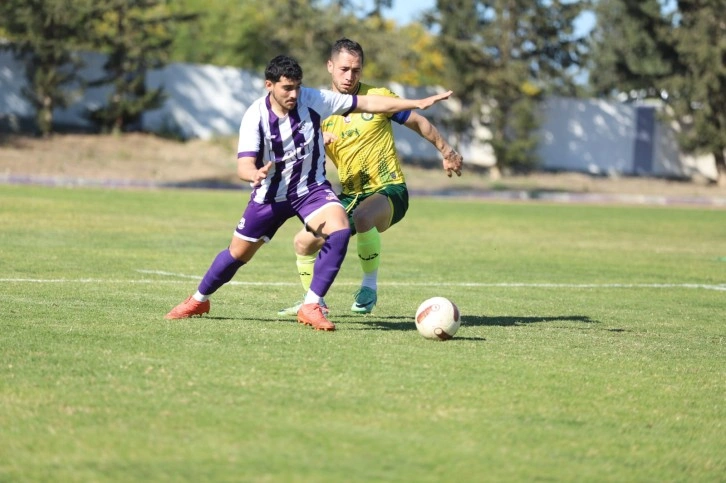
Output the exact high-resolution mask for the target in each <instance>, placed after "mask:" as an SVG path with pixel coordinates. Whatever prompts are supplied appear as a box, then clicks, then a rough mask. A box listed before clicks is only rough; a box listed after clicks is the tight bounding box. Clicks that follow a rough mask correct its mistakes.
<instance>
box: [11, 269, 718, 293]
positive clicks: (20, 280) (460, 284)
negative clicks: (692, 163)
mask: <svg viewBox="0 0 726 483" xmlns="http://www.w3.org/2000/svg"><path fill="white" fill-rule="evenodd" d="M138 271H139V272H141V273H149V274H154V275H164V276H172V277H177V278H183V279H185V280H186V279H194V280H201V279H202V277H200V276H199V275H186V274H182V273H172V272H162V271H156V270H138ZM0 283H113V284H117V283H118V284H121V283H127V284H162V283H163V284H178V283H186V282H185V281H183V280H158V279H156V280H154V279H142V280H124V279H103V278H51V279H41V278H0ZM335 283H336V285H346V286H357V285H358V282H342V281H341V282H335ZM227 285H247V286H268V287H269V286H276V287H295V286H298V285H300V283H299V282H251V281H236V280H232V281H230V282H228V283H227ZM381 285H383V286H386V285H387V286H392V287H494V288H497V287H498V288H508V287H510V288H571V289H586V288H606V289H607V288H625V289H629V288H630V289H638V288H655V289H677V288H683V289H701V290H716V291H720V292H726V284H715V285H713V284H703V283H523V282H522V283H520V282H501V283H477V282H457V283H447V282H443V283H442V282H431V283H423V282H383V283H382V284H381Z"/></svg>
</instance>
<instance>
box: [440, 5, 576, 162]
mask: <svg viewBox="0 0 726 483" xmlns="http://www.w3.org/2000/svg"><path fill="white" fill-rule="evenodd" d="M588 5H589V3H588V2H587V1H582V2H577V3H573V2H562V1H557V0H553V1H549V0H537V1H533V0H494V1H485V0H438V1H437V9H436V11H435V12H433V13H432V15H431V16H430V17H429V23H430V24H432V25H437V26H438V27H439V29H440V34H439V40H440V42H441V48H442V50H443V51H444V52H445V53H446V55H447V57H448V58H449V60H450V63H451V68H450V69H449V73H450V79H449V84H448V85H450V86H451V87H452V89H453V90H454V91H455V92H456V93H457V96H458V97H459V98H461V100H462V105H463V106H464V108H463V109H462V112H461V115H460V116H459V117H458V118H457V119H456V124H455V125H454V126H453V127H454V129H455V130H456V131H458V132H467V131H471V126H472V122H473V120H476V119H479V120H480V121H482V122H483V124H485V125H486V126H487V127H488V128H489V130H490V131H491V133H492V138H491V139H490V140H488V142H489V143H490V144H491V146H492V148H493V149H494V153H495V156H496V159H497V166H498V167H499V168H502V169H508V170H515V171H521V170H525V171H526V170H530V169H532V168H533V167H534V166H535V165H536V163H537V159H536V155H535V148H536V146H537V142H536V139H534V131H535V130H536V128H537V126H538V119H537V106H538V103H539V101H540V100H541V98H542V96H544V95H546V94H548V93H555V94H567V95H574V94H576V92H577V88H576V85H575V82H574V75H575V73H576V68H577V66H578V65H580V64H582V63H583V62H584V61H583V59H584V40H583V39H580V38H576V37H575V35H574V21H575V18H576V17H577V16H578V15H579V14H580V12H582V11H583V10H584V9H585V8H586V7H587V6H588Z"/></svg>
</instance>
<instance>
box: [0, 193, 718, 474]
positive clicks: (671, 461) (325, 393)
mask: <svg viewBox="0 0 726 483" xmlns="http://www.w3.org/2000/svg"><path fill="white" fill-rule="evenodd" d="M247 196H248V195H247V193H245V192H239V191H191V190H189V191H174V190H168V191H165V190H159V191H154V190H150V191H133V190H129V191H122V190H120V191H104V190H94V189H72V190H71V189H62V188H42V187H15V186H0V226H1V227H2V228H1V229H0V279H1V282H2V285H1V286H2V293H1V294H0V314H1V315H0V321H1V322H0V327H2V331H1V332H0V405H1V407H2V411H0V481H8V482H10V481H12V482H22V481H63V482H89V481H94V482H106V481H195V482H199V481H252V482H341V481H348V482H384V481H400V482H449V481H452V482H465V481H467V482H468V481H495V482H499V481H572V482H575V481H577V482H581V481H613V482H623V481H649V482H651V481H652V482H655V481H658V482H661V481H683V482H686V481H687V482H711V481H713V482H716V481H721V482H723V481H725V476H724V475H726V450H725V448H726V406H725V401H726V357H725V356H726V350H725V349H726V344H725V341H724V338H725V337H726V328H725V325H724V324H725V321H726V261H724V257H726V229H725V227H726V211H724V210H714V209H698V208H675V207H671V208H662V207H643V206H638V207H633V206H589V205H587V206H586V205H565V204H530V203H486V202H481V201H476V200H453V199H452V200H449V199H434V198H414V199H412V205H411V209H410V211H409V214H408V216H407V217H406V219H405V220H404V222H403V223H401V225H399V226H396V227H394V228H393V229H391V230H390V231H389V232H388V233H386V234H385V236H384V252H383V265H382V268H381V271H380V272H381V273H380V276H381V282H380V287H379V305H378V307H377V308H376V310H375V311H374V313H373V314H371V315H368V316H355V315H353V314H351V313H349V307H350V303H351V301H352V298H351V294H352V292H353V291H354V290H355V289H356V286H357V283H358V280H359V270H360V269H359V266H358V264H357V262H356V259H355V254H354V251H353V250H354V247H355V242H354V240H353V242H352V243H351V246H350V253H349V256H348V259H347V261H346V264H345V265H344V267H343V269H342V271H341V273H340V275H339V277H338V280H337V281H336V283H335V285H334V286H333V288H332V289H331V292H330V293H329V294H328V296H327V297H326V300H327V302H328V304H329V305H330V306H331V308H332V311H333V312H332V314H331V319H332V320H333V321H334V322H336V324H337V326H338V330H337V331H336V332H332V333H320V332H315V331H313V330H311V329H309V328H306V327H303V326H301V325H299V324H297V323H295V321H294V320H292V319H278V318H277V316H276V311H277V309H279V308H281V307H284V306H286V305H289V304H290V303H291V302H294V301H295V300H296V299H298V298H299V296H300V295H301V289H300V287H299V282H298V280H297V276H296V272H295V266H294V256H293V253H292V250H291V248H292V243H291V239H292V234H293V233H294V231H295V230H296V229H297V228H298V226H297V224H296V223H294V222H293V221H291V222H290V223H288V224H287V225H286V226H285V227H283V229H282V230H281V231H280V232H279V233H278V236H277V237H276V238H275V239H274V240H273V241H272V243H271V244H269V246H266V247H265V248H263V249H262V250H261V251H260V252H259V253H258V255H257V257H256V258H255V259H254V260H253V261H252V263H250V264H249V265H248V266H245V267H243V268H242V269H241V270H240V272H239V273H238V274H237V276H236V277H235V279H234V281H233V282H232V283H231V284H229V285H227V286H225V287H223V288H222V289H220V291H219V292H218V293H217V294H215V296H214V297H213V299H212V311H211V313H210V314H209V316H208V317H204V318H196V319H191V320H183V321H167V320H164V319H163V316H164V314H165V313H166V312H167V311H168V310H169V309H171V308H172V307H173V306H174V305H176V304H177V303H178V302H180V301H181V300H183V299H184V298H185V297H186V296H187V295H189V294H190V293H192V292H193V291H194V289H195V288H196V285H197V283H198V281H199V279H200V277H201V276H202V275H203V274H204V271H205V270H206V269H207V267H208V265H209V263H210V262H211V261H212V259H213V257H214V256H215V255H216V254H217V252H218V251H219V250H220V249H222V248H223V247H224V246H226V244H227V243H228V242H229V239H230V236H231V232H232V229H233V228H234V226H235V224H236V222H237V220H238V219H239V216H240V214H241V211H242V209H243V207H244V205H245V203H246V200H247ZM434 295H442V296H446V297H449V298H451V299H452V300H454V301H455V302H456V303H457V305H458V306H459V307H460V309H461V311H462V314H463V324H462V327H461V329H460V330H459V332H458V334H457V337H456V338H455V339H453V340H451V341H448V342H434V341H429V340H425V339H423V338H422V337H420V336H419V335H418V333H417V332H416V330H415V327H414V325H413V314H414V312H415V310H416V307H417V306H418V304H419V303H420V302H421V301H423V300H424V299H425V298H428V297H431V296H434Z"/></svg>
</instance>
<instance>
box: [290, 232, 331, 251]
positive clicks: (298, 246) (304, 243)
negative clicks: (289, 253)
mask: <svg viewBox="0 0 726 483" xmlns="http://www.w3.org/2000/svg"><path fill="white" fill-rule="evenodd" d="M323 243H325V240H323V239H320V240H319V239H317V238H315V237H312V236H310V235H309V234H308V233H298V234H297V235H295V238H294V239H293V246H294V248H295V253H296V254H297V255H300V256H310V255H314V254H315V253H317V252H318V251H319V250H320V248H321V247H322V245H323Z"/></svg>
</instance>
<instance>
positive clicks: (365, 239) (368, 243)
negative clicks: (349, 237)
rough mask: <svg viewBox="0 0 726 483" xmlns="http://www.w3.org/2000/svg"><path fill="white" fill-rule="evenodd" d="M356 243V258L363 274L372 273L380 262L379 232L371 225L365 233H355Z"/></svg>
mask: <svg viewBox="0 0 726 483" xmlns="http://www.w3.org/2000/svg"><path fill="white" fill-rule="evenodd" d="M356 238H357V243H358V259H359V260H360V266H361V268H362V269H363V274H369V273H373V272H375V271H377V270H378V266H379V265H380V264H381V234H380V233H378V228H376V227H373V228H371V229H370V230H368V231H367V232H365V233H358V234H357V235H356Z"/></svg>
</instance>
